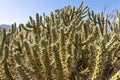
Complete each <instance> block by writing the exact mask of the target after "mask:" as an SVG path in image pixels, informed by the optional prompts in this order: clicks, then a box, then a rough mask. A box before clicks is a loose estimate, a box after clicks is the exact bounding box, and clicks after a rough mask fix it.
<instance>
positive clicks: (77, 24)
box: [0, 2, 120, 80]
mask: <svg viewBox="0 0 120 80" xmlns="http://www.w3.org/2000/svg"><path fill="white" fill-rule="evenodd" d="M119 50H120V13H119V12H118V11H116V20H115V21H114V22H111V21H110V20H109V18H108V16H107V15H104V14H103V13H100V14H95V13H94V11H90V9H89V7H88V6H86V7H83V2H82V3H81V5H80V6H79V7H78V8H75V7H72V6H68V7H65V8H63V9H60V10H56V11H55V12H51V15H50V16H46V15H45V14H43V16H40V15H39V14H38V13H37V14H36V20H34V19H33V18H32V17H30V21H28V23H27V24H26V25H24V24H20V25H19V27H18V28H17V27H16V24H13V25H11V28H10V29H3V30H1V31H0V80H120V51H119Z"/></svg>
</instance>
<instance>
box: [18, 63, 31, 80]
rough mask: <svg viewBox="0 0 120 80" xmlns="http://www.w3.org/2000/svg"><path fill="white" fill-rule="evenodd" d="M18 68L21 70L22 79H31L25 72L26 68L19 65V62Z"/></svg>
mask: <svg viewBox="0 0 120 80" xmlns="http://www.w3.org/2000/svg"><path fill="white" fill-rule="evenodd" d="M16 69H17V70H18V71H19V73H20V75H21V77H22V80H30V79H29V78H28V76H27V75H26V73H25V72H24V70H23V69H22V66H21V65H19V64H16Z"/></svg>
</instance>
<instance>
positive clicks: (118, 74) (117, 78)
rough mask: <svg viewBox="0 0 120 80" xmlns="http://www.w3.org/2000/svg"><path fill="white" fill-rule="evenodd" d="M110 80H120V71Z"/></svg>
mask: <svg viewBox="0 0 120 80" xmlns="http://www.w3.org/2000/svg"><path fill="white" fill-rule="evenodd" d="M110 80H120V71H118V72H116V73H115V74H114V75H113V76H112V77H111V78H110Z"/></svg>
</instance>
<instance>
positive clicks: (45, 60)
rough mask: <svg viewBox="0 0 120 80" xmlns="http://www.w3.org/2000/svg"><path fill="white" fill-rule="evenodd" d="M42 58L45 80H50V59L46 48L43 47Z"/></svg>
mask: <svg viewBox="0 0 120 80" xmlns="http://www.w3.org/2000/svg"><path fill="white" fill-rule="evenodd" d="M43 60H44V65H45V69H46V80H52V76H51V66H50V62H49V61H50V60H49V56H48V52H47V49H43Z"/></svg>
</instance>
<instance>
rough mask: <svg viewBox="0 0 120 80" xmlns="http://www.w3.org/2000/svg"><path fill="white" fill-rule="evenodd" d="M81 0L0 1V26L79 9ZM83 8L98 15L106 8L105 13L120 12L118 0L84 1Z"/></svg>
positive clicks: (119, 1) (119, 0)
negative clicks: (58, 11) (66, 9)
mask: <svg viewBox="0 0 120 80" xmlns="http://www.w3.org/2000/svg"><path fill="white" fill-rule="evenodd" d="M81 1H82V0H0V24H10V25H11V24H13V23H14V22H16V23H17V24H20V23H23V24H25V23H27V21H29V16H32V17H33V18H35V14H36V13H39V14H40V15H42V14H43V13H45V14H47V15H49V14H50V13H51V11H54V10H56V9H61V8H64V7H65V6H67V5H72V6H76V7H79V5H80V3H81ZM84 6H89V7H90V9H91V10H93V11H95V12H96V13H99V12H101V11H103V10H104V8H105V7H107V8H106V13H111V12H112V11H113V10H116V9H118V10H120V0H84Z"/></svg>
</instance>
